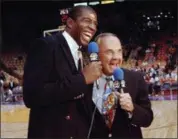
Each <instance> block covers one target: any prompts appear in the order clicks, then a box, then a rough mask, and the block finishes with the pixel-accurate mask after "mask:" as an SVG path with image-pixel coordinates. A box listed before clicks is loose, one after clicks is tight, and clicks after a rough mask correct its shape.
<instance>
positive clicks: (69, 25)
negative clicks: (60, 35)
mask: <svg viewBox="0 0 178 139" xmlns="http://www.w3.org/2000/svg"><path fill="white" fill-rule="evenodd" d="M73 23H74V21H73V19H72V18H70V17H68V18H67V21H66V24H67V27H68V28H70V29H71V28H72V26H73Z"/></svg>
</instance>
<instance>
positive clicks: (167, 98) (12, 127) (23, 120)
mask: <svg viewBox="0 0 178 139" xmlns="http://www.w3.org/2000/svg"><path fill="white" fill-rule="evenodd" d="M150 99H151V103H152V109H153V112H154V120H153V122H152V124H151V125H150V126H149V127H148V128H142V132H143V136H144V138H177V108H178V106H177V92H176V94H171V95H170V94H164V96H157V97H150ZM28 115H29V109H27V108H26V107H25V106H24V105H23V104H21V105H19V104H17V105H9V104H8V105H1V138H26V137H27V128H28Z"/></svg>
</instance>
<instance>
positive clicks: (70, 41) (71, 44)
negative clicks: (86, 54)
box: [62, 31, 79, 69]
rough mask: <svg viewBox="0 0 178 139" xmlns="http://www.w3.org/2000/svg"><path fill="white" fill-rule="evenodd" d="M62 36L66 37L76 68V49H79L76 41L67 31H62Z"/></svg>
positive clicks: (77, 56)
mask: <svg viewBox="0 0 178 139" xmlns="http://www.w3.org/2000/svg"><path fill="white" fill-rule="evenodd" d="M62 34H63V36H64V38H65V39H66V41H67V43H68V45H69V48H70V51H71V53H72V56H73V58H74V61H75V65H76V67H77V69H78V60H79V55H78V49H79V45H78V44H77V42H76V41H75V40H74V39H73V38H72V37H71V36H70V34H69V33H67V32H66V31H64V32H63V33H62Z"/></svg>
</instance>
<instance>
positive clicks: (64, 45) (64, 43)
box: [57, 33, 77, 72]
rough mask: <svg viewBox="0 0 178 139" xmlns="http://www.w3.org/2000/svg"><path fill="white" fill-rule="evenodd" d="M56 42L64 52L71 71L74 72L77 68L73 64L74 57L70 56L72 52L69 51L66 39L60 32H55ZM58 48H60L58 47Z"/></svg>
mask: <svg viewBox="0 0 178 139" xmlns="http://www.w3.org/2000/svg"><path fill="white" fill-rule="evenodd" d="M57 42H58V43H60V44H58V45H60V47H61V48H62V51H63V52H64V55H65V58H66V59H67V62H68V64H69V66H70V68H71V70H72V72H76V71H77V68H76V66H75V62H74V58H73V56H72V53H71V51H70V48H69V46H68V44H67V41H66V40H65V38H64V37H63V35H62V34H61V33H58V34H57ZM59 50H60V49H59Z"/></svg>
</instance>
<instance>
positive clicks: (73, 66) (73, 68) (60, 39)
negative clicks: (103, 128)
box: [56, 33, 90, 114]
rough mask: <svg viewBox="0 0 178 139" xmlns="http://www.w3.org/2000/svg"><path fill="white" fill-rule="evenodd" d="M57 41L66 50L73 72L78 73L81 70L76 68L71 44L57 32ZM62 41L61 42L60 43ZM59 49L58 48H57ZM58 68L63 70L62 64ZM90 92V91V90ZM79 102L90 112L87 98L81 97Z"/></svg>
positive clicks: (66, 56)
mask: <svg viewBox="0 0 178 139" xmlns="http://www.w3.org/2000/svg"><path fill="white" fill-rule="evenodd" d="M57 42H58V45H60V46H57V47H60V48H61V49H62V51H63V52H64V56H65V58H66V59H67V62H68V64H69V67H70V68H71V71H72V73H77V72H79V71H78V70H77V68H76V66H75V62H74V58H73V56H72V53H71V51H70V48H69V46H68V44H67V41H66V40H65V38H64V37H63V35H62V34H61V33H58V34H57ZM59 43H60V44H59ZM57 49H58V48H57ZM61 49H58V51H60V50H61ZM60 53H61V52H59V53H58V52H56V56H57V54H60ZM58 65H59V64H58ZM58 68H59V69H58V70H61V67H60V66H58ZM89 93H90V92H89ZM78 102H79V103H78V104H79V105H78V106H80V107H82V106H83V108H84V109H85V111H86V113H87V114H88V107H87V105H86V103H85V100H84V98H81V99H80V101H78ZM80 104H81V105H80Z"/></svg>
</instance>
